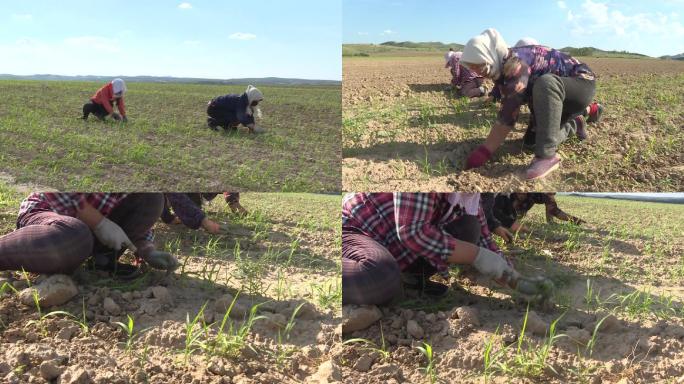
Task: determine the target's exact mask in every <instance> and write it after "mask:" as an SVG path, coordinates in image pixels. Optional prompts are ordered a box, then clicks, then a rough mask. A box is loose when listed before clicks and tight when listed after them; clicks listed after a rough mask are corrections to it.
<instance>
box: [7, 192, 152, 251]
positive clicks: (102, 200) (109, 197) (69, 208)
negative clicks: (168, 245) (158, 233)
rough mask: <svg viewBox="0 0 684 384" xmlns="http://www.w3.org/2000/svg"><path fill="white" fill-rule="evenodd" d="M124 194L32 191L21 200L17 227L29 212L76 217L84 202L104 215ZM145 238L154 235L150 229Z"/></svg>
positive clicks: (116, 204) (125, 194) (23, 222)
mask: <svg viewBox="0 0 684 384" xmlns="http://www.w3.org/2000/svg"><path fill="white" fill-rule="evenodd" d="M126 196H128V194H127V193H32V194H30V195H29V196H28V197H27V198H26V199H24V201H22V202H21V206H20V207H19V216H18V217H17V228H21V227H24V226H26V222H25V221H24V219H25V218H26V216H27V215H28V214H29V213H32V212H41V211H42V212H45V211H51V212H55V213H58V214H60V215H64V216H71V217H76V214H77V213H78V210H80V209H83V207H84V206H85V204H86V203H88V204H90V205H91V206H92V207H93V208H95V209H97V210H98V211H99V212H100V213H101V214H102V215H103V216H105V217H106V216H108V215H109V214H110V213H111V212H112V210H113V209H114V208H116V207H117V206H118V205H119V204H120V203H121V201H122V200H123V199H125V198H126ZM145 238H146V239H147V240H150V241H152V239H153V238H154V235H153V233H152V231H151V230H150V231H148V233H147V235H146V236H145Z"/></svg>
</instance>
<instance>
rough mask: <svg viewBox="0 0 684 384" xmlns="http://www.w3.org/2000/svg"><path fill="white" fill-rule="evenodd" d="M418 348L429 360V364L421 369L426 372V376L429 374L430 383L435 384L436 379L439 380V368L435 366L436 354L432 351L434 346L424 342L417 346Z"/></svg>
mask: <svg viewBox="0 0 684 384" xmlns="http://www.w3.org/2000/svg"><path fill="white" fill-rule="evenodd" d="M416 349H418V350H419V351H420V353H422V354H423V356H425V359H426V360H427V365H426V366H424V367H421V368H419V369H420V370H421V371H423V372H424V373H425V376H427V378H428V380H429V381H430V383H431V384H433V383H434V382H435V381H437V370H436V367H435V359H434V355H433V353H432V346H431V345H430V344H428V343H425V342H423V346H422V347H416Z"/></svg>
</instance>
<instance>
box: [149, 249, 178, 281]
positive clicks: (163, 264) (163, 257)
mask: <svg viewBox="0 0 684 384" xmlns="http://www.w3.org/2000/svg"><path fill="white" fill-rule="evenodd" d="M143 260H145V262H147V264H149V265H150V267H152V268H154V269H162V270H166V274H167V275H169V274H171V272H173V271H175V270H176V268H178V265H179V264H178V260H177V259H176V258H175V257H174V256H173V255H172V254H170V253H168V252H162V251H158V250H156V249H155V250H153V251H151V252H149V253H147V254H146V255H144V256H143Z"/></svg>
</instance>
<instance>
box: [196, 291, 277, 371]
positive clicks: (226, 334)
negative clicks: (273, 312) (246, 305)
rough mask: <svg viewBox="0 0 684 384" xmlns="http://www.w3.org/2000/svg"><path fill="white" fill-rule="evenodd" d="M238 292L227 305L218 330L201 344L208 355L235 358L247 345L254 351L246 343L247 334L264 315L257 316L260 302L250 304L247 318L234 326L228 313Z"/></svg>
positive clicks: (251, 347)
mask: <svg viewBox="0 0 684 384" xmlns="http://www.w3.org/2000/svg"><path fill="white" fill-rule="evenodd" d="M239 295H240V292H238V293H237V294H236V295H235V297H234V298H233V301H232V302H231V303H230V306H228V309H227V310H226V313H225V314H224V315H223V319H222V320H221V324H220V325H219V329H218V332H217V334H216V336H215V337H214V338H213V339H210V340H207V342H206V343H205V344H203V346H202V347H203V348H204V349H205V350H206V351H207V352H208V353H209V354H210V355H220V356H224V357H228V358H237V357H239V356H240V354H241V353H242V350H243V349H244V348H245V347H247V348H250V349H252V350H253V351H255V352H256V350H255V349H254V347H253V346H251V345H247V336H249V332H250V331H251V329H252V326H253V325H254V323H255V322H256V321H257V320H261V319H264V318H265V317H264V316H261V315H259V316H257V314H256V313H257V310H258V308H259V306H260V304H257V305H254V306H252V308H251V309H250V311H249V315H248V316H247V319H245V320H244V321H243V322H242V324H240V326H236V324H235V323H234V322H233V320H232V319H231V318H230V313H231V311H232V310H233V307H234V306H235V302H236V301H237V298H238V296H239Z"/></svg>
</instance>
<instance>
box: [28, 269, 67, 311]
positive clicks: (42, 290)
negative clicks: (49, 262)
mask: <svg viewBox="0 0 684 384" xmlns="http://www.w3.org/2000/svg"><path fill="white" fill-rule="evenodd" d="M33 292H36V293H37V295H38V303H39V304H40V306H41V308H47V307H51V306H54V305H61V304H64V303H66V302H67V301H69V300H71V298H73V297H74V296H76V295H77V294H78V288H76V284H74V281H73V280H71V278H70V277H69V276H66V275H52V276H50V277H48V278H47V279H45V280H44V281H43V282H41V283H40V284H36V285H34V286H33V287H30V288H26V289H24V290H23V291H21V292H19V300H20V301H21V302H22V303H23V304H24V305H28V306H34V305H35V303H34V301H33Z"/></svg>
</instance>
